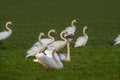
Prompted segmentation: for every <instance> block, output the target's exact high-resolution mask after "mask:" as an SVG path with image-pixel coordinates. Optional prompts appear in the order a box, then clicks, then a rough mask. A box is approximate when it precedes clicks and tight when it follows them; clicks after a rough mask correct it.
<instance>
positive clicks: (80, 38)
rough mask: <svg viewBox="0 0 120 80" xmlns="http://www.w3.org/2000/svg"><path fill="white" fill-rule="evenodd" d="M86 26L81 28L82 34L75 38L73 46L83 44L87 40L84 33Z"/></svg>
mask: <svg viewBox="0 0 120 80" xmlns="http://www.w3.org/2000/svg"><path fill="white" fill-rule="evenodd" d="M86 29H87V26H85V27H84V28H83V35H84V36H80V37H78V38H77V40H76V42H75V45H74V47H79V46H85V45H86V43H87V40H88V35H87V34H86V33H85V31H86Z"/></svg>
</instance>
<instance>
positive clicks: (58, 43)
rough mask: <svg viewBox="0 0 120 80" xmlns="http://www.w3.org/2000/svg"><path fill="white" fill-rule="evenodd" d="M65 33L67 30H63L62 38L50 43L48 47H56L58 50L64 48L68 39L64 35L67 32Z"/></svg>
mask: <svg viewBox="0 0 120 80" xmlns="http://www.w3.org/2000/svg"><path fill="white" fill-rule="evenodd" d="M65 33H66V31H65V30H63V31H62V32H61V33H60V37H61V39H62V40H58V41H54V42H53V43H51V44H50V45H48V46H47V48H51V47H54V48H55V49H56V51H58V50H60V49H62V48H63V47H65V46H66V44H67V39H66V38H64V37H63V34H65Z"/></svg>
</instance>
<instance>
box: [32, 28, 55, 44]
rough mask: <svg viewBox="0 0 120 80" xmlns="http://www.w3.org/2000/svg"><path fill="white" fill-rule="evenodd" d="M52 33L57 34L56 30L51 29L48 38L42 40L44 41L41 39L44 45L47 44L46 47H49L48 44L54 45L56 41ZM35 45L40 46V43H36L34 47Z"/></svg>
mask: <svg viewBox="0 0 120 80" xmlns="http://www.w3.org/2000/svg"><path fill="white" fill-rule="evenodd" d="M51 32H54V33H56V31H55V29H51V30H49V31H48V38H42V39H41V42H42V43H43V44H45V45H46V46H47V45H48V44H50V43H52V42H54V41H55V38H54V37H53V36H51V35H50V34H51ZM35 45H40V43H39V41H38V42H36V43H35V44H34V46H35Z"/></svg>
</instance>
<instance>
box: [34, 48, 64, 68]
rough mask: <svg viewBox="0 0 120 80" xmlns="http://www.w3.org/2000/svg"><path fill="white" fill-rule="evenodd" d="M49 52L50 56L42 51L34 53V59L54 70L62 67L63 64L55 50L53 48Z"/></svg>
mask: <svg viewBox="0 0 120 80" xmlns="http://www.w3.org/2000/svg"><path fill="white" fill-rule="evenodd" d="M51 54H52V57H49V56H47V55H45V54H44V53H39V54H36V59H35V60H34V61H35V62H38V63H40V64H42V65H43V66H44V67H45V68H50V69H56V70H59V69H62V68H63V64H62V62H61V61H60V59H59V57H58V55H57V53H56V50H55V49H53V50H52V53H51Z"/></svg>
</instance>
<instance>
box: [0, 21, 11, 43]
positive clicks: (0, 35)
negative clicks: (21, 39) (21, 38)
mask: <svg viewBox="0 0 120 80" xmlns="http://www.w3.org/2000/svg"><path fill="white" fill-rule="evenodd" d="M8 25H12V22H7V23H6V31H3V32H0V42H1V41H4V40H5V39H7V38H8V37H9V36H10V35H11V34H12V30H11V29H10V28H9V27H8Z"/></svg>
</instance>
